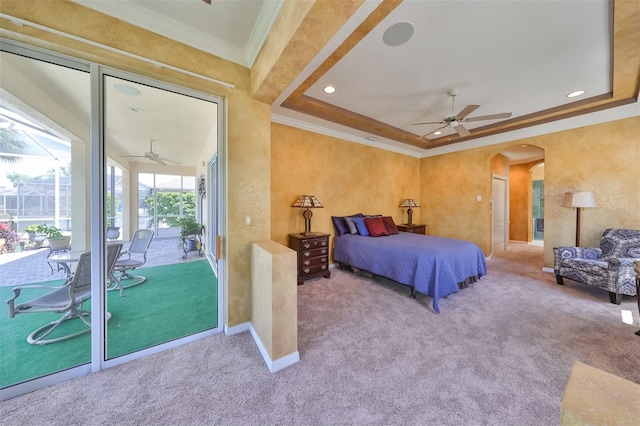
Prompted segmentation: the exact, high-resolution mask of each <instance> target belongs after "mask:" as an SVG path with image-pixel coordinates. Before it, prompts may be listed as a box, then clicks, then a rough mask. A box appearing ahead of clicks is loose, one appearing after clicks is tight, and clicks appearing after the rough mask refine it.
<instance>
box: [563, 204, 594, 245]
mask: <svg viewBox="0 0 640 426" xmlns="http://www.w3.org/2000/svg"><path fill="white" fill-rule="evenodd" d="M562 207H569V208H574V209H576V247H580V209H583V208H585V207H597V204H596V199H595V197H594V196H593V193H591V192H567V193H565V194H564V200H563V201H562Z"/></svg>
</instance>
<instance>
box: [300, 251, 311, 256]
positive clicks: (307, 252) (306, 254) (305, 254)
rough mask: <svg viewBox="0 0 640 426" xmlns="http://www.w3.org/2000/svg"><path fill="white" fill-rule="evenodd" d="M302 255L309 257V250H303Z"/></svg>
mask: <svg viewBox="0 0 640 426" xmlns="http://www.w3.org/2000/svg"><path fill="white" fill-rule="evenodd" d="M302 255H303V256H304V257H309V256H310V255H311V252H310V251H305V252H304V253H302Z"/></svg>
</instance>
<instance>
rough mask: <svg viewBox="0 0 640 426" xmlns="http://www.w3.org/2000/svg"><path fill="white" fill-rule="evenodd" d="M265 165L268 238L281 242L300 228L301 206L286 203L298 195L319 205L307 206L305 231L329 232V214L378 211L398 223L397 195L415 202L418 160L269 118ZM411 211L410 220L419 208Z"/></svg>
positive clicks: (403, 219) (400, 214)
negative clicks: (310, 215) (268, 154)
mask: <svg viewBox="0 0 640 426" xmlns="http://www.w3.org/2000/svg"><path fill="white" fill-rule="evenodd" d="M271 164H272V166H271V217H272V224H271V239H272V240H274V241H277V242H279V243H281V244H284V245H287V244H288V240H287V235H288V234H289V233H294V232H301V231H303V230H304V219H303V218H302V211H301V209H297V208H292V207H291V204H293V202H294V201H295V200H296V199H297V197H298V196H300V195H302V194H311V195H315V196H316V197H317V198H318V200H319V201H320V202H321V203H322V204H323V205H324V208H322V209H313V218H312V219H311V230H312V231H316V232H324V233H329V234H331V235H332V236H333V235H334V230H333V225H332V223H331V216H332V215H333V216H343V215H349V214H353V213H365V214H384V215H389V216H392V217H393V220H394V221H395V222H396V223H404V222H406V213H405V212H404V210H405V209H401V208H400V207H398V206H399V205H400V203H401V202H402V200H403V199H405V198H416V199H418V201H421V200H420V199H419V194H420V175H419V167H420V160H419V159H417V158H413V157H409V156H406V155H402V154H395V153H391V152H388V151H383V150H380V149H377V148H372V147H369V146H365V145H360V144H356V143H352V142H347V141H344V140H341V139H336V138H333V137H330V136H324V135H320V134H317V133H312V132H308V131H305V130H301V129H296V128H293V127H289V126H285V125H281V124H276V123H274V124H272V130H271ZM414 210H415V212H414V221H415V217H416V216H415V215H416V212H418V211H419V210H421V209H418V208H416V209H414ZM403 215H404V216H403ZM331 241H332V240H331Z"/></svg>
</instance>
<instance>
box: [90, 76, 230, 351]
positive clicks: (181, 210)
mask: <svg viewBox="0 0 640 426" xmlns="http://www.w3.org/2000/svg"><path fill="white" fill-rule="evenodd" d="M103 84H104V91H105V141H106V150H107V153H108V157H109V160H108V161H111V162H113V163H116V164H118V165H119V167H121V168H122V173H123V175H125V176H128V177H129V178H128V180H127V179H123V180H122V182H123V184H122V190H121V193H122V194H128V195H123V196H122V200H121V201H122V202H121V215H122V221H123V223H125V224H126V223H131V224H135V225H134V226H131V227H127V226H126V225H125V226H123V228H122V229H123V232H122V241H123V243H124V247H123V250H125V251H126V254H125V255H124V256H122V257H121V258H120V261H118V263H117V264H116V267H115V272H114V274H113V277H112V281H113V282H112V284H111V285H110V288H111V289H112V291H109V292H108V294H107V309H106V311H108V312H110V314H111V319H110V320H109V321H108V322H107V333H106V336H107V344H106V359H113V358H116V357H119V356H122V355H125V354H130V353H132V352H136V351H140V350H143V349H146V348H150V347H153V346H156V345H160V344H164V343H167V342H171V341H173V340H176V339H179V338H182V337H186V336H189V335H192V334H195V333H200V332H203V331H206V330H210V329H213V328H216V327H217V321H218V300H217V294H218V289H217V281H216V277H215V275H214V273H213V270H212V268H211V266H210V264H209V262H208V261H207V259H206V257H205V256H201V253H199V252H197V251H194V252H185V251H184V250H183V241H182V239H181V227H180V224H181V222H180V219H181V218H183V217H185V216H191V217H194V218H197V217H198V216H197V215H196V213H197V212H196V203H195V176H196V170H197V167H198V164H199V163H201V161H202V160H200V156H201V155H202V153H203V151H206V150H207V149H210V148H208V146H210V145H212V144H213V146H215V144H217V131H216V125H217V124H216V123H217V120H216V118H217V104H216V103H213V102H208V101H205V100H203V99H198V98H196V97H193V96H186V95H184V94H180V93H176V92H175V91H173V90H166V89H164V88H160V87H153V86H152V85H151V84H150V83H149V82H148V81H146V80H143V79H136V78H133V77H132V78H131V79H129V78H128V77H127V79H123V78H119V77H116V76H105V77H104V81H103ZM107 193H108V191H107ZM107 201H109V200H107ZM203 225H205V224H203ZM151 233H152V235H153V238H152V239H151V242H150V243H149V245H148V246H147V245H146V244H145V241H142V240H143V238H142V235H143V234H147V235H148V234H151ZM202 254H203V253H202Z"/></svg>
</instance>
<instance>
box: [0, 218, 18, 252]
mask: <svg viewBox="0 0 640 426" xmlns="http://www.w3.org/2000/svg"><path fill="white" fill-rule="evenodd" d="M0 241H3V243H2V244H0V253H2V252H3V251H13V250H14V248H15V247H16V246H19V243H20V236H19V235H18V233H17V232H16V231H14V230H13V229H11V226H9V225H8V224H6V223H0Z"/></svg>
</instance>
